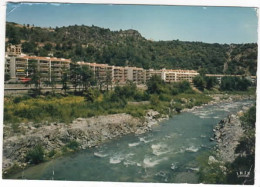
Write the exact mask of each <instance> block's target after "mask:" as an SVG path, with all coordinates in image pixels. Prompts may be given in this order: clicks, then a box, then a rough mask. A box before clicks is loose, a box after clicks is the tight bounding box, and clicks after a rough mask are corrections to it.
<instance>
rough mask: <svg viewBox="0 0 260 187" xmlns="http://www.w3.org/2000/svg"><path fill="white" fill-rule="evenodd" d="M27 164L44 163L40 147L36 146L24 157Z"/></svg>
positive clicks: (42, 151)
mask: <svg viewBox="0 0 260 187" xmlns="http://www.w3.org/2000/svg"><path fill="white" fill-rule="evenodd" d="M25 159H26V161H27V162H30V163H32V164H38V163H41V162H43V161H44V150H43V147H42V146H41V145H36V146H35V147H34V148H33V149H31V150H30V151H29V152H28V153H27V154H26V157H25Z"/></svg>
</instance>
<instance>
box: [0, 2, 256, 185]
mask: <svg viewBox="0 0 260 187" xmlns="http://www.w3.org/2000/svg"><path fill="white" fill-rule="evenodd" d="M7 2H42V3H47V2H50V3H92V4H136V5H147V4H150V5H187V6H236V7H256V8H258V10H259V8H260V0H10V1H8V0H0V26H1V27H0V66H1V67H0V97H1V99H0V122H1V126H0V143H1V148H0V150H1V151H0V160H1V161H0V162H1V164H0V166H1V168H2V137H3V129H2V127H3V126H2V122H3V115H2V114H3V97H4V96H3V95H4V53H5V51H4V44H5V21H6V3H7ZM258 14H259V12H258ZM259 25H260V21H259V15H258V31H259V28H260V27H259ZM259 41H260V39H259V32H258V71H257V119H256V137H257V138H256V158H257V159H256V163H255V167H256V170H255V179H256V180H255V185H254V186H260V137H259V136H260V127H259V125H260V111H259V110H260V109H259V104H260V98H259V93H260V86H259V76H260V71H259V63H260V57H259V50H260V47H259ZM0 174H2V169H1V172H0ZM0 186H4V187H8V186H19V187H28V186H39V187H46V186H64V187H71V186H80V187H81V186H82V187H83V186H84V187H85V186H88V187H89V186H91V187H99V186H109V187H110V186H116V187H117V186H118V187H121V186H123V187H148V186H149V187H150V186H152V187H159V186H194V184H164V183H163V184H162V183H111V182H80V181H79V182H68V181H36V180H35V181H25V180H2V177H1V179H0ZM195 186H202V187H204V186H211V187H215V186H216V187H219V186H222V185H204V184H196V185H195ZM225 186H226V185H225ZM228 186H236V187H238V186H241V185H228Z"/></svg>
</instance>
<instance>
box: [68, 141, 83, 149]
mask: <svg viewBox="0 0 260 187" xmlns="http://www.w3.org/2000/svg"><path fill="white" fill-rule="evenodd" d="M79 146H80V144H79V143H78V142H77V141H75V140H71V141H69V143H67V144H66V147H68V148H69V149H72V150H74V151H75V150H77V149H79Z"/></svg>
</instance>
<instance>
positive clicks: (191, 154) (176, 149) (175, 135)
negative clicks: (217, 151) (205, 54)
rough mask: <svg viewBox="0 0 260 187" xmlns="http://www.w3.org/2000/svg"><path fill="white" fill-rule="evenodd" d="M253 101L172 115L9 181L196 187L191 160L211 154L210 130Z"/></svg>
mask: <svg viewBox="0 0 260 187" xmlns="http://www.w3.org/2000/svg"><path fill="white" fill-rule="evenodd" d="M252 103H253V101H249V100H246V101H245V100H244V101H236V102H233V103H222V104H216V105H211V106H205V107H203V108H199V109H196V110H194V111H190V112H183V113H181V114H179V115H175V116H173V117H172V118H170V119H169V120H167V121H163V122H161V124H160V125H159V126H156V127H155V128H153V130H152V131H150V132H147V133H145V134H142V135H134V134H131V135H127V136H124V137H120V138H117V139H114V140H112V141H109V142H107V143H105V144H103V145H101V146H99V147H97V148H91V149H87V150H82V151H79V152H77V153H73V154H71V155H67V156H64V157H62V158H58V159H54V160H52V161H49V162H45V163H42V164H40V165H37V166H33V167H30V168H28V169H26V170H24V171H22V172H20V173H18V174H15V175H13V176H11V177H10V178H13V179H44V180H70V181H121V182H163V183H164V182H165V183H198V174H197V173H198V170H199V163H198V162H197V160H196V158H197V157H198V156H199V155H201V154H202V153H203V152H205V151H209V150H211V149H212V148H213V147H214V145H215V142H214V141H210V138H211V137H213V131H212V130H213V128H214V126H215V125H216V124H217V123H218V122H219V121H220V120H221V119H223V118H225V117H226V116H227V115H228V114H229V113H234V112H236V111H239V110H240V109H241V107H242V106H246V105H250V104H252Z"/></svg>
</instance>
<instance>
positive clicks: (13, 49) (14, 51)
mask: <svg viewBox="0 0 260 187" xmlns="http://www.w3.org/2000/svg"><path fill="white" fill-rule="evenodd" d="M6 54H7V56H19V55H21V54H22V45H21V44H20V45H11V44H9V45H8V46H7V49H6Z"/></svg>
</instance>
